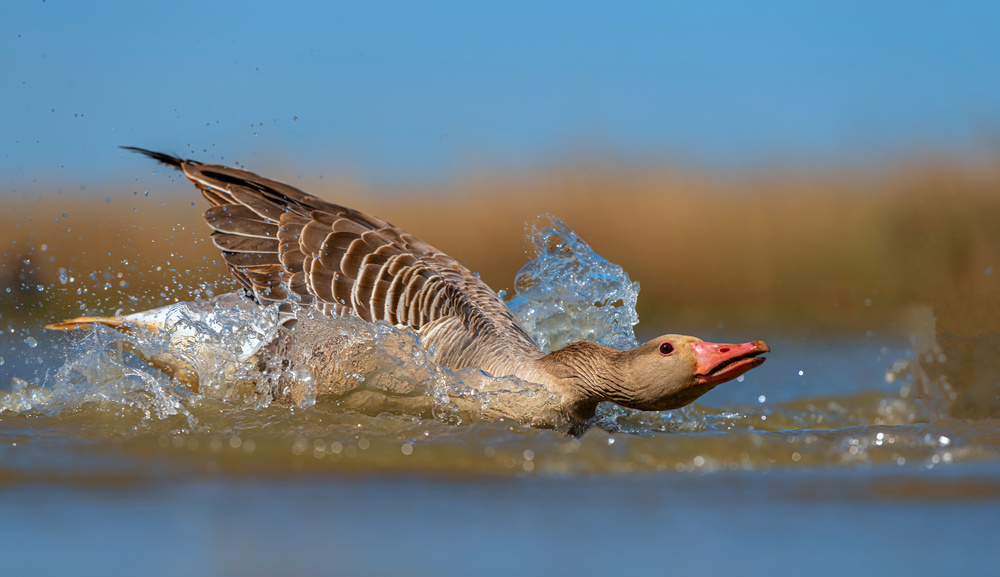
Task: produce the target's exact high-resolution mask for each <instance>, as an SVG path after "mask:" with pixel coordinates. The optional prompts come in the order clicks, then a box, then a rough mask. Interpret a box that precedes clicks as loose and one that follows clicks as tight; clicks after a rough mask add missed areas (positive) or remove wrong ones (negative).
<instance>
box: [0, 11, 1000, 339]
mask: <svg viewBox="0 0 1000 577" xmlns="http://www.w3.org/2000/svg"><path fill="white" fill-rule="evenodd" d="M998 16H1000V9H998V8H997V7H996V6H995V5H993V4H991V3H988V2H979V3H967V4H964V5H963V8H962V9H961V10H944V9H943V8H942V7H941V6H940V5H938V4H934V3H931V2H917V3H912V2H906V3H904V2H887V3H879V4H878V5H872V4H871V3H864V2H842V3H837V4H829V3H822V4H808V5H803V4H802V3H798V2H774V3H768V5H767V6H766V7H759V6H752V5H747V4H745V3H739V2H708V3H699V4H698V5H697V6H681V5H669V4H663V3H653V2H650V3H642V2H636V3H629V4H626V5H610V4H609V5H603V6H587V7H583V6H580V5H578V4H577V3H569V2H552V3H545V4H544V5H543V6H539V5H536V4H535V3H518V2H512V3H504V4H503V5H502V6H501V5H496V6H485V7H484V6H475V7H471V6H468V5H467V4H465V3H460V2H438V3H433V4H432V5H422V6H396V5H390V4H383V3H352V2H297V3H294V4H282V5H280V6H277V5H273V4H271V3H265V2H215V3H210V4H208V5H206V4H204V3H201V2H187V1H180V2H171V3H159V4H125V3H120V2H100V1H98V2H88V3H70V2H58V1H55V2H53V1H41V0H36V1H21V0H18V1H15V2H12V3H10V4H9V5H8V6H7V7H6V8H5V17H4V18H3V22H2V23H0V65H2V69H3V71H4V73H3V75H2V78H0V83H2V93H3V95H4V96H3V98H2V99H0V122H2V124H0V125H2V127H3V128H2V130H0V157H2V159H3V160H2V164H0V198H2V199H3V202H4V206H5V207H7V210H5V211H3V214H2V215H0V259H2V260H3V269H2V271H3V272H2V274H0V281H2V285H3V286H2V287H0V291H4V290H5V291H7V293H8V294H10V295H11V296H7V294H4V295H3V296H4V297H5V298H4V302H3V306H2V309H0V310H2V311H3V312H4V313H5V314H8V315H21V316H23V315H26V314H30V313H31V311H32V310H38V307H41V306H45V307H47V310H50V311H51V312H52V313H53V314H55V313H60V314H80V311H79V310H77V309H76V307H77V301H78V296H79V294H80V291H82V290H87V291H98V292H99V293H100V296H101V298H102V299H104V300H103V301H101V302H97V301H95V300H93V297H92V298H91V300H90V301H89V302H88V305H87V306H91V307H93V310H89V311H85V312H108V309H109V308H110V309H117V308H124V309H125V310H131V309H133V308H141V307H146V306H152V305H155V304H162V303H164V302H170V301H172V300H173V299H175V298H189V297H190V293H191V291H192V290H197V286H192V285H190V284H189V283H190V282H191V281H192V280H194V279H197V281H198V282H200V283H204V282H208V283H212V282H225V279H226V274H225V271H224V269H223V267H221V266H220V265H219V264H218V263H216V262H214V259H216V258H217V257H216V252H215V250H214V249H213V248H212V247H211V246H210V245H209V244H208V243H205V242H204V238H205V236H206V229H205V226H204V225H203V224H202V223H201V221H200V213H201V211H202V210H203V206H202V204H201V200H200V199H199V198H198V197H197V194H196V193H195V192H194V191H193V190H192V189H191V188H190V187H189V186H188V185H187V183H186V182H183V181H182V179H179V178H177V177H176V176H175V175H170V176H169V177H168V178H164V177H163V176H162V174H169V171H166V170H163V169H161V168H160V167H158V166H155V165H152V164H151V163H150V162H148V161H147V160H145V159H143V158H140V157H138V156H136V155H134V154H130V153H127V152H126V151H122V150H120V149H118V148H117V147H118V146H119V145H135V146H142V147H147V148H152V149H155V150H162V151H165V152H169V153H174V154H178V155H182V156H186V157H191V158H195V159H198V160H202V161H207V162H219V163H224V164H230V165H234V164H235V165H241V166H245V167H247V168H248V169H250V170H253V171H256V172H259V173H263V174H266V175H267V176H269V177H271V178H274V179H277V180H282V181H285V182H289V183H291V184H293V185H296V186H299V187H300V188H304V189H306V190H308V191H310V192H313V193H314V194H317V195H319V196H322V197H325V198H328V199H331V200H334V201H337V202H340V203H343V204H346V205H348V206H352V207H356V208H359V209H362V210H365V211H368V212H371V213H374V214H377V215H379V216H382V217H383V218H385V219H387V220H389V221H390V222H393V223H395V224H397V225H400V226H403V227H404V228H406V229H408V230H409V231H411V232H413V233H414V234H417V235H418V236H420V237H422V238H424V239H425V240H427V241H428V242H431V243H432V244H434V245H435V246H437V247H438V248H440V249H442V250H444V251H446V252H449V253H451V254H453V255H454V256H456V257H457V258H459V259H460V260H462V261H464V262H465V263H466V264H467V265H468V266H469V267H470V268H472V269H473V270H477V271H479V272H481V273H482V274H483V276H484V278H486V280H487V281H488V282H489V283H490V284H491V285H492V286H493V287H494V288H496V289H503V288H510V287H511V285H512V283H513V276H514V273H515V272H516V270H517V269H518V268H519V267H520V266H521V265H522V264H523V263H524V262H525V261H526V260H527V259H528V258H529V255H527V254H525V250H524V249H526V248H527V247H526V245H525V242H524V227H525V223H526V222H527V221H530V220H532V219H533V217H534V216H535V215H537V214H539V213H544V212H548V213H553V214H555V215H557V216H559V217H561V218H562V219H563V220H565V221H566V222H567V223H568V224H569V225H570V226H571V227H573V228H574V229H575V230H576V231H577V232H578V233H579V234H580V235H581V236H583V237H584V238H585V239H587V240H588V241H589V242H591V244H592V245H593V246H594V247H595V249H596V250H597V251H598V252H599V253H601V254H603V255H605V256H606V257H608V258H609V259H610V260H611V261H613V262H617V263H620V264H622V265H623V266H624V267H625V269H626V270H627V271H629V272H630V274H631V275H632V278H633V279H634V280H638V281H639V282H640V283H641V285H642V289H643V292H642V295H641V297H640V317H641V318H643V319H644V321H645V322H644V323H643V324H642V325H640V327H639V330H640V332H642V331H643V330H644V329H647V330H650V331H654V332H656V331H657V330H658V329H657V327H659V326H663V325H664V324H665V323H667V324H669V325H670V326H671V327H674V328H676V330H678V331H681V332H684V331H697V330H705V328H706V327H721V326H723V325H725V324H728V325H729V326H731V327H733V326H737V327H738V326H741V325H758V324H760V323H770V324H777V325H781V326H794V327H796V328H797V329H803V330H836V331H843V332H847V333H848V334H852V335H853V334H858V331H860V332H865V331H883V330H893V327H894V326H896V325H899V324H900V322H903V324H905V321H900V318H903V319H905V318H906V314H907V313H906V311H908V310H910V309H911V308H912V307H913V306H922V305H926V304H932V305H933V306H934V308H935V310H937V311H939V316H940V315H941V313H940V311H946V310H948V311H950V310H951V309H956V311H957V312H954V314H952V313H947V314H946V315H945V316H949V317H950V318H954V319H958V320H956V322H957V323H958V324H961V325H962V326H963V327H965V328H963V329H961V330H967V331H968V330H971V331H973V332H975V331H981V330H983V327H982V326H980V325H986V326H989V325H990V323H993V322H994V321H995V320H996V315H995V314H991V313H988V312H987V313H976V314H968V310H966V309H967V308H968V305H969V303H970V302H975V303H977V304H980V305H982V304H989V302H991V301H990V300H989V299H990V298H991V297H990V295H996V294H997V293H998V290H997V289H998V288H1000V287H998V283H1000V269H998V270H997V273H998V274H993V270H994V267H1000V258H998V257H1000V255H998V252H1000V227H998V226H996V223H997V222H1000V162H998V160H1000V159H998V152H1000V75H998V74H997V70H1000V40H998V39H997V36H996V34H993V32H992V30H993V28H994V25H995V23H996V22H997V21H998ZM192 202H193V205H192ZM151 264H153V265H155V266H150V265H151ZM189 271H190V274H189ZM94 281H96V282H94ZM105 285H107V288H105ZM195 285H197V283H195ZM39 286H42V287H49V288H47V289H46V290H37V287H39ZM164 287H166V290H163V289H164ZM112 288H114V289H115V290H111V289H112ZM121 289H123V290H121ZM178 289H183V290H182V292H181V293H180V294H175V293H176V291H177V290H178ZM105 291H107V292H105ZM970 299H972V300H971V301H970ZM60 307H61V308H60ZM991 308H1000V307H988V306H987V307H985V309H991ZM958 309H961V310H958ZM963 311H964V312H963ZM983 314H986V315H987V317H989V318H987V319H983ZM901 315H902V316H901ZM41 320H42V319H39V321H41ZM969 323H971V325H969ZM967 325H969V326H967ZM972 325H975V326H972ZM993 326H994V327H995V326H997V325H995V324H994V325H993ZM956 330H959V329H956Z"/></svg>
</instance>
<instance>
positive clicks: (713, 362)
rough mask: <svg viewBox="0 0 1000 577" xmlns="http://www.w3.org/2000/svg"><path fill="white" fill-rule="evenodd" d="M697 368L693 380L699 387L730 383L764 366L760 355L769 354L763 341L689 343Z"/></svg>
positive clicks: (768, 348)
mask: <svg viewBox="0 0 1000 577" xmlns="http://www.w3.org/2000/svg"><path fill="white" fill-rule="evenodd" d="M691 348H692V349H693V350H694V356H695V359H696V360H697V362H698V367H697V369H696V370H695V379H696V380H697V381H698V384H700V385H717V384H719V383H724V382H726V381H731V380H733V379H735V378H736V377H738V376H740V375H742V374H743V373H745V372H747V371H749V370H750V369H753V368H755V367H759V366H761V365H762V364H764V357H760V356H757V355H760V354H762V353H767V352H770V351H771V349H770V347H768V346H767V343H765V342H764V341H753V342H749V343H743V344H740V345H722V344H718V343H691Z"/></svg>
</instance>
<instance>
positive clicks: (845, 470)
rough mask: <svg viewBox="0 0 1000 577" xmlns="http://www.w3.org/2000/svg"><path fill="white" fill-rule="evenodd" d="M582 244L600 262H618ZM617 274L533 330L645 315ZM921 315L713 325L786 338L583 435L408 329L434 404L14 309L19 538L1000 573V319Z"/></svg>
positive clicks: (7, 348) (452, 560)
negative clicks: (819, 331)
mask: <svg viewBox="0 0 1000 577" xmlns="http://www.w3.org/2000/svg"><path fill="white" fill-rule="evenodd" d="M581 250H582V249H581ZM574 254H575V255H576V258H577V260H582V261H584V262H585V263H586V264H588V265H590V268H588V269H587V271H588V274H589V273H593V272H595V271H596V273H599V274H597V277H599V278H597V280H595V281H594V282H598V281H600V282H603V280H607V278H611V277H613V276H614V274H617V273H615V272H614V270H613V269H610V268H601V267H600V266H597V265H600V262H599V261H597V260H596V259H594V257H592V256H590V255H584V254H582V252H581V251H580V250H578V251H576V252H575V253H574ZM562 264H565V263H562ZM601 266H603V265H601ZM595 267H596V268H595ZM557 268H559V267H557ZM555 274H556V273H554V272H552V271H551V269H546V268H545V267H542V268H540V269H537V270H536V271H535V273H534V276H532V277H531V278H532V279H533V280H534V281H537V282H528V283H520V284H519V286H521V287H522V288H525V289H527V288H531V287H534V288H539V287H541V294H540V295H539V294H536V295H535V296H534V297H530V296H529V297H528V298H529V300H530V302H529V303H528V305H525V306H534V307H536V311H537V310H538V309H545V310H548V309H546V307H549V306H551V305H552V299H551V298H549V297H558V299H557V300H558V301H559V302H561V303H566V302H567V301H568V302H571V303H572V302H573V300H572V299H573V297H572V296H568V295H566V294H565V293H564V292H560V290H558V289H560V287H565V286H567V284H566V283H565V282H562V281H560V280H559V278H557V277H556V276H546V275H555ZM570 274H579V271H578V270H577V271H576V272H572V271H571V272H570ZM615 278H617V280H613V281H609V282H611V284H613V285H615V286H617V287H618V288H620V289H622V290H624V291H625V292H623V293H622V294H624V295H625V296H624V302H625V304H624V305H622V306H624V307H625V310H612V311H608V310H605V311H604V312H605V313H607V312H610V313H611V317H607V316H604V317H601V316H600V314H603V313H601V311H599V310H597V309H595V308H587V307H583V306H582V305H581V307H580V309H579V311H577V313H578V314H575V316H574V315H570V320H569V321H568V324H567V323H562V324H559V323H553V322H549V323H545V322H543V323H539V325H538V326H535V327H533V329H532V330H535V331H541V332H542V333H544V334H545V335H547V336H548V337H549V338H550V340H552V341H554V342H558V341H559V340H560V339H563V338H571V336H572V334H573V331H577V332H580V331H594V330H595V329H594V327H595V326H603V327H605V328H604V329H602V330H601V331H598V332H599V333H600V334H598V335H597V338H602V339H609V340H613V341H622V339H624V340H628V339H629V338H632V337H631V324H630V322H628V319H630V318H631V317H630V314H632V313H634V309H630V307H634V302H633V303H632V304H629V298H630V297H629V294H628V292H627V290H625V289H627V288H628V287H629V286H631V285H630V284H629V282H628V280H627V277H615ZM602 279H603V280H602ZM607 290H609V289H608V288H607V287H605V288H602V289H601V291H604V292H606V291H607ZM522 296H523V294H522ZM592 296H593V295H589V294H583V295H581V296H580V301H579V302H581V303H593V302H594V300H593V298H592ZM632 296H633V297H634V295H632ZM547 298H549V300H546V299H547ZM531 299H533V300H531ZM521 304H522V305H523V304H524V303H521ZM598 308H600V307H598ZM630 310H631V312H630ZM595 315H597V316H595ZM543 316H544V315H543ZM612 317H613V318H612ZM913 317H914V322H913V323H912V326H913V327H914V328H913V329H912V332H911V334H909V335H906V336H904V338H899V337H889V336H885V335H880V334H875V333H868V334H862V335H854V336H851V335H847V336H839V337H833V336H826V337H819V338H817V337H815V336H810V335H808V334H806V333H800V334H796V333H789V332H787V331H784V332H781V331H768V330H766V329H765V330H764V331H762V332H761V333H755V334H753V335H746V334H733V333H727V332H724V331H722V330H720V331H719V332H718V333H717V334H704V335H701V336H703V337H705V338H709V339H712V340H717V341H724V342H727V341H742V340H748V339H751V338H754V339H756V338H762V339H764V340H766V341H767V342H768V343H769V344H770V345H771V347H772V349H773V350H774V352H773V353H772V354H771V355H769V360H768V361H767V363H765V364H764V365H763V366H762V367H760V368H759V369H756V370H754V371H752V372H751V373H748V374H747V375H745V377H744V378H743V379H741V380H740V381H739V382H736V381H734V382H731V383H727V384H725V385H723V386H720V387H719V388H717V389H715V390H714V391H712V392H711V393H709V394H708V395H706V396H705V397H703V398H702V399H701V400H700V401H699V403H697V404H695V405H693V406H691V407H688V408H685V409H682V410H679V411H672V412H664V413H643V412H637V411H629V410H624V409H620V408H616V407H613V406H605V407H602V409H601V411H600V414H599V416H598V418H597V419H595V421H594V422H593V423H592V425H593V426H592V427H591V429H590V430H589V431H588V432H586V433H585V434H584V435H582V436H580V437H579V438H574V437H570V436H567V435H565V434H563V433H561V432H559V431H554V430H543V429H534V428H531V427H528V426H525V425H521V424H518V423H515V422H510V421H503V420H501V421H484V420H475V419H472V418H469V417H468V416H463V415H461V414H458V413H456V412H454V411H452V410H450V409H451V405H450V403H449V397H448V395H463V394H465V395H470V394H475V393H469V392H468V391H465V390H463V389H462V383H461V379H460V376H455V375H450V376H449V375H448V374H446V373H440V372H435V371H439V370H440V368H434V367H429V368H428V367H427V366H426V365H424V364H419V363H418V365H413V364H412V362H409V363H407V362H401V361H400V360H399V359H398V358H394V357H392V356H391V355H390V356H388V357H385V358H384V359H383V361H384V363H388V364H389V365H390V370H392V369H391V366H396V367H397V369H398V370H399V371H403V372H406V374H407V375H409V376H408V377H407V378H411V379H415V380H416V382H417V383H418V384H420V383H423V386H424V390H425V393H424V394H426V395H428V396H431V397H433V398H434V402H433V405H434V407H435V409H434V411H432V414H430V415H422V414H421V415H417V414H408V413H407V412H406V411H401V412H400V411H396V412H386V413H382V414H379V413H374V414H366V413H362V412H357V411H352V410H345V409H344V407H343V406H342V405H341V404H340V403H339V402H337V401H335V400H330V399H325V398H323V397H319V398H317V399H315V402H314V403H313V402H308V403H303V404H301V405H299V406H289V405H281V404H277V403H267V402H261V400H260V399H259V398H247V397H240V396H232V395H226V394H216V395H213V394H208V393H203V394H194V393H192V392H190V391H189V390H188V389H186V388H185V387H183V386H181V385H179V384H178V383H176V382H174V381H172V380H171V379H169V378H168V377H166V376H165V375H163V374H162V373H159V372H158V371H156V370H155V369H151V368H149V367H148V366H147V365H145V363H143V362H142V361H140V360H139V359H136V358H135V356H134V355H132V354H131V353H129V352H128V350H129V346H128V345H129V341H128V338H130V337H126V336H123V335H121V334H119V333H115V332H114V331H111V330H104V329H101V330H96V331H93V332H90V333H84V334H81V333H75V334H53V333H44V332H41V331H40V330H38V328H37V327H38V326H39V325H41V324H43V323H44V322H45V321H47V320H49V319H34V322H33V323H27V324H20V325H17V324H14V323H13V321H10V322H8V323H7V330H6V331H5V332H4V335H3V340H2V341H0V347H2V348H0V351H2V352H0V357H3V358H4V359H5V360H4V365H3V366H0V370H2V371H3V373H2V378H3V381H4V382H9V383H10V386H9V389H8V391H7V393H6V394H5V395H4V397H3V398H2V399H0V407H3V408H4V410H3V411H2V412H0V483H2V485H0V486H2V487H3V490H2V491H0V503H2V507H3V511H4V512H5V514H4V515H3V521H0V558H3V559H4V560H5V563H6V565H7V567H9V568H11V569H12V570H13V571H12V574H21V573H25V574H95V575H97V574H101V575H107V574H119V573H120V574H136V573H139V574H164V575H175V574H179V573H186V574H193V575H227V574H239V575H267V574H274V573H282V574H293V575H294V574H303V575H306V574H349V575H368V574H371V575H381V574H384V575H398V574H419V575H423V574H437V575H450V574H456V575H458V574H469V573H478V574H502V573H509V572H511V571H518V572H521V573H527V574H553V573H557V572H558V573H568V572H572V573H577V574H582V575H596V574H606V573H609V572H614V573H619V572H623V571H637V572H643V573H650V574H662V573H670V572H677V571H691V572H693V571H697V572H699V573H710V574H763V573H765V572H767V573H775V572H776V573H779V574H815V575H840V574H844V573H848V572H850V573H858V572H863V573H876V572H878V573H888V574H902V573H907V574H941V573H948V574H962V575H994V574H996V572H997V571H998V561H1000V531H998V530H997V528H996V519H998V518H1000V515H998V514H1000V426H998V423H1000V421H998V420H997V416H996V414H995V411H994V410H993V409H992V408H991V407H995V406H996V405H991V403H995V400H994V399H992V397H990V391H991V389H990V387H995V386H996V385H995V383H996V381H997V380H998V379H1000V375H997V374H996V373H995V372H992V370H993V369H992V368H991V367H992V365H989V363H988V362H987V363H984V362H983V359H987V360H988V359H994V358H995V357H996V354H997V349H996V346H995V345H996V338H995V336H993V335H990V334H982V335H978V336H976V337H970V338H967V339H963V340H955V339H947V340H942V341H941V342H939V339H938V335H937V333H936V332H935V330H934V316H933V311H932V310H930V309H920V310H915V311H914V313H913ZM545 318H554V317H545ZM609 318H611V320H609ZM623 318H624V319H625V320H626V322H620V321H621V319H623ZM615 319H618V320H617V321H615ZM605 321H606V322H605ZM612 321H614V322H612ZM616 322H617V324H616ZM602 323H604V324H602ZM640 326H641V325H640ZM608 327H611V328H608ZM651 330H654V329H651ZM223 333H225V334H226V335H229V336H226V337H224V338H235V337H232V333H231V332H226V331H223ZM420 362H421V363H422V362H424V361H420ZM414 366H418V368H420V371H426V370H430V371H432V373H426V374H428V375H431V374H433V376H434V378H433V379H432V378H430V377H427V378H426V379H425V380H424V381H421V380H420V379H421V378H424V377H421V376H420V375H422V374H425V373H422V372H420V371H416V372H414V371H413V367H414ZM442 374H444V376H443V377H442V376H441V375H442ZM442 393H443V394H442ZM982 399H985V401H983V400H982ZM970 407H980V409H981V410H980V411H979V412H976V411H974V410H972V409H970Z"/></svg>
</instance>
